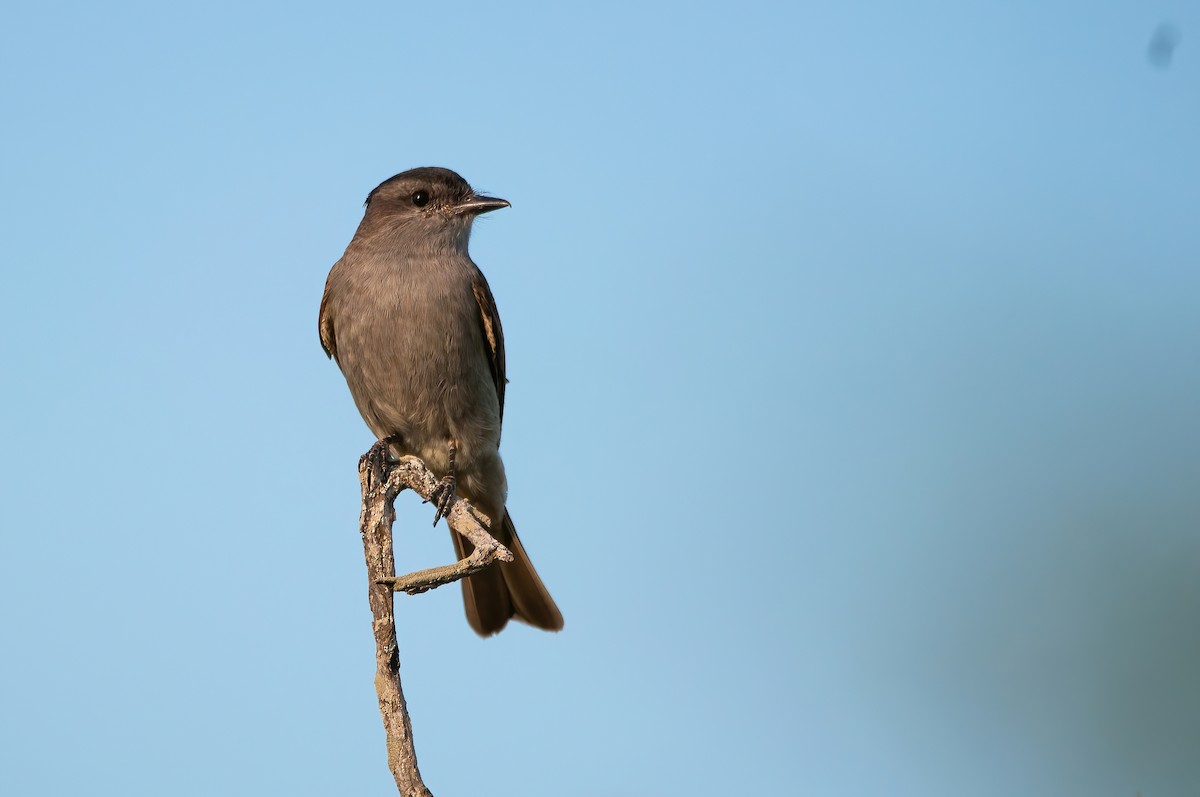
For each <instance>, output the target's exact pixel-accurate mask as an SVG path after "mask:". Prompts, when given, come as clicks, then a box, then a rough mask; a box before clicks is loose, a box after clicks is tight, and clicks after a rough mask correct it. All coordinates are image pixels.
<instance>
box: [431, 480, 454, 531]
mask: <svg viewBox="0 0 1200 797" xmlns="http://www.w3.org/2000/svg"><path fill="white" fill-rule="evenodd" d="M456 488H457V480H456V479H455V478H454V477H453V476H443V477H442V478H441V480H440V481H439V482H438V486H437V487H435V488H433V492H432V493H430V494H429V502H432V503H433V505H434V506H435V507H437V511H436V512H434V514H433V525H435V526H436V525H437V524H438V521H439V520H441V519H442V518H444V517H448V516H449V515H450V507H452V506H454V499H455V497H456V496H455V493H456Z"/></svg>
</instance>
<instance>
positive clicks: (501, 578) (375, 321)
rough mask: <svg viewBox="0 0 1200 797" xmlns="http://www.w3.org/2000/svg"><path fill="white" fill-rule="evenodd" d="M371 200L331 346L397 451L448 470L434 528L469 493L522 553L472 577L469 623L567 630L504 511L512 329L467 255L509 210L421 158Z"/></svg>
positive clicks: (355, 242)
mask: <svg viewBox="0 0 1200 797" xmlns="http://www.w3.org/2000/svg"><path fill="white" fill-rule="evenodd" d="M365 206H366V209H365V211H364V213H363V218H362V222H361V223H360V224H359V225H358V229H357V231H356V232H355V233H354V237H353V238H352V239H351V241H350V244H349V245H348V246H347V247H346V251H345V253H344V254H343V255H342V256H341V258H340V259H339V260H338V261H337V262H336V263H335V264H334V265H333V268H332V269H330V272H329V278H328V279H327V280H326V283H325V292H324V295H323V296H322V297H321V308H320V313H319V319H318V327H319V332H320V338H321V346H322V348H323V349H324V350H325V354H326V355H328V356H329V357H330V358H331V359H332V360H333V361H334V362H336V363H337V366H338V368H340V369H341V372H342V375H343V376H344V377H345V379H346V384H347V386H348V387H349V388H350V394H351V396H353V398H354V403H355V405H356V406H357V407H358V411H359V413H360V414H361V415H362V417H363V420H364V421H366V424H367V426H368V427H369V428H370V429H371V431H372V432H373V433H374V434H375V436H376V437H377V438H378V439H379V440H381V441H386V443H387V445H388V452H389V454H390V456H391V457H401V456H406V455H408V456H415V457H417V458H419V459H421V460H422V461H423V462H424V463H425V465H426V466H427V467H428V468H429V469H430V470H431V471H432V472H433V473H434V475H435V476H439V477H440V478H439V482H438V489H437V491H436V492H435V494H434V496H433V497H432V499H431V500H432V501H433V502H434V503H435V505H436V507H435V510H436V511H435V513H434V520H433V523H434V525H435V526H436V525H437V522H438V519H439V518H441V517H443V516H444V515H445V514H446V513H447V512H448V511H449V509H450V506H451V505H452V504H453V502H454V500H455V497H456V496H457V497H461V498H464V499H466V500H468V501H469V502H470V503H471V504H472V505H473V506H474V507H476V508H477V509H479V510H480V511H481V512H483V514H485V515H487V516H488V518H490V520H491V527H490V532H491V534H492V536H493V537H495V538H496V540H497V541H499V542H500V543H501V544H502V545H504V546H506V547H507V548H508V549H509V550H510V551H511V552H512V554H513V560H512V561H511V562H499V563H497V564H495V565H493V566H491V567H489V568H487V569H485V570H482V571H480V572H478V573H475V574H474V575H471V576H468V577H467V578H465V579H463V580H462V591H463V603H464V606H465V608H466V614H467V622H468V623H469V624H470V626H471V628H472V629H474V630H475V632H476V633H478V634H479V635H480V636H484V637H486V636H490V635H492V634H495V633H498V632H499V631H501V630H502V629H503V628H504V627H505V626H506V625H507V624H508V621H509V620H510V619H517V620H520V621H523V622H525V623H528V624H529V625H531V626H533V627H535V628H541V629H545V630H547V631H559V630H561V629H562V627H563V618H562V613H561V612H560V611H559V609H558V606H557V605H556V604H555V602H554V599H553V598H552V597H551V596H550V593H549V591H548V590H547V589H546V587H545V585H544V584H543V583H542V579H541V577H540V576H539V575H538V573H537V570H535V569H534V566H533V563H532V562H531V561H530V559H529V555H528V554H527V553H526V552H525V548H524V546H523V545H522V544H521V539H520V537H518V536H517V530H516V527H515V526H514V525H513V520H512V516H511V515H510V514H509V513H508V511H507V508H506V504H507V499H508V484H507V479H506V477H505V473H504V463H503V461H502V460H501V458H500V451H499V448H500V428H501V423H502V421H503V417H504V390H505V385H506V384H507V381H508V380H507V379H506V377H505V356H504V332H503V329H502V328H501V326H500V314H499V312H498V310H497V309H496V300H495V298H494V297H493V295H492V291H491V288H490V287H489V286H488V282H487V279H485V278H484V276H483V272H482V271H480V270H479V267H478V266H477V265H475V262H474V261H473V260H472V259H471V256H470V255H469V254H468V251H467V245H468V241H469V239H470V236H471V226H472V223H473V222H474V221H475V219H476V218H477V217H478V216H480V215H481V214H483V213H488V212H490V211H493V210H497V209H500V208H506V207H510V204H509V203H508V202H507V201H506V200H503V199H497V198H494V197H489V196H483V195H481V194H478V193H476V192H475V191H474V190H473V189H472V188H471V186H470V184H468V183H467V181H466V180H464V179H463V178H462V177H461V176H459V175H458V174H457V173H455V172H453V171H451V170H450V169H444V168H440V167H433V166H425V167H420V168H416V169H410V170H408V171H405V172H401V173H400V174H397V175H395V176H393V177H390V178H388V179H387V180H384V181H383V182H382V183H380V184H379V185H378V186H376V187H375V189H373V190H372V191H371V192H370V194H368V195H367V200H366V203H365ZM451 537H452V538H453V541H454V547H455V552H456V553H457V555H458V557H459V558H460V559H462V558H464V557H466V556H468V555H469V554H470V553H471V551H472V550H473V548H472V546H471V544H470V542H468V541H467V540H465V539H464V538H463V537H462V536H461V535H458V534H455V533H454V532H453V531H451Z"/></svg>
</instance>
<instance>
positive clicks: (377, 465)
mask: <svg viewBox="0 0 1200 797" xmlns="http://www.w3.org/2000/svg"><path fill="white" fill-rule="evenodd" d="M386 450H387V449H386V447H385V446H382V444H377V445H376V446H375V447H373V448H372V449H371V451H369V452H367V454H366V455H364V456H363V458H362V459H361V460H359V463H358V479H359V483H360V485H361V486H362V514H361V516H360V518H359V527H360V530H361V532H362V540H363V553H364V555H365V556H366V561H367V582H368V595H369V597H370V602H371V615H372V617H373V622H372V628H373V629H374V632H375V693H376V695H377V697H378V698H379V713H380V714H381V715H382V717H383V728H384V732H385V734H386V736H387V751H388V768H389V769H391V771H392V776H393V777H394V778H395V780H396V788H397V789H398V790H399V792H400V795H401V797H433V795H432V794H431V793H430V791H429V789H427V788H426V787H425V784H424V782H423V781H422V780H421V773H420V771H419V770H418V769H417V753H416V749H415V748H414V747H413V739H412V721H411V720H410V719H409V716H408V706H407V704H406V703H405V701H404V691H403V689H402V688H401V686H400V654H399V651H398V649H397V644H396V619H395V614H394V613H393V606H392V595H393V594H394V592H407V593H409V594H416V593H419V592H425V591H426V590H429V589H433V588H434V587H439V586H441V585H442V584H449V583H450V582H452V581H457V580H458V579H460V578H464V577H465V576H469V575H471V574H472V573H476V572H478V571H480V570H482V569H484V568H485V567H489V566H491V565H492V564H494V563H495V562H497V561H503V562H511V561H512V553H511V552H510V551H509V550H508V549H507V548H505V547H504V546H503V545H501V544H500V543H498V542H497V541H496V540H495V539H494V538H493V537H492V536H491V535H490V534H489V533H488V531H487V526H488V525H489V523H490V521H489V520H488V518H487V517H485V516H484V515H483V514H482V513H481V512H479V511H478V510H477V509H475V508H474V507H472V506H471V505H470V504H469V503H467V502H466V501H464V500H462V499H459V500H457V501H455V502H454V505H453V507H451V509H450V513H449V514H448V515H447V516H446V522H447V523H448V524H449V525H450V528H451V529H452V530H453V531H454V532H455V533H457V534H461V535H462V536H464V537H466V538H467V539H468V540H470V541H471V544H472V545H473V546H474V548H475V550H474V551H473V552H472V553H471V555H470V556H468V557H467V558H466V559H463V560H462V561H459V562H456V563H454V564H452V565H446V566H444V567H431V568H429V569H427V570H419V571H417V572H415V573H409V574H408V575H406V576H401V577H400V578H397V577H396V560H395V555H394V552H393V548H392V524H393V523H394V522H395V520H396V509H395V506H394V502H395V500H396V496H397V495H399V494H400V492H401V491H402V490H404V489H405V488H408V489H411V490H413V491H414V492H416V493H417V494H418V495H420V496H421V497H422V498H424V499H425V500H429V498H430V496H431V495H432V494H433V491H434V489H435V488H436V487H437V479H436V478H435V477H434V475H433V474H432V473H431V472H430V471H429V469H428V468H426V467H425V463H423V462H421V460H419V459H417V458H415V457H403V458H402V459H401V460H400V461H399V462H396V463H387V462H386Z"/></svg>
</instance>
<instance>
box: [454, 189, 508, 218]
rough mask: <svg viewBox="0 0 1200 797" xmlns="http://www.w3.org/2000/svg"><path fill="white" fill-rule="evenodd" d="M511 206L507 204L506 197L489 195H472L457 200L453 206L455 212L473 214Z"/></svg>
mask: <svg viewBox="0 0 1200 797" xmlns="http://www.w3.org/2000/svg"><path fill="white" fill-rule="evenodd" d="M507 207H512V206H511V205H509V204H508V200H507V199H496V198H495V197H490V196H479V195H478V194H476V195H474V196H472V197H471V198H470V199H468V200H466V201H465V202H459V203H458V204H457V205H455V206H454V212H455V213H470V214H471V215H473V216H478V215H479V214H480V213H487V212H488V211H489V210H499V209H500V208H507Z"/></svg>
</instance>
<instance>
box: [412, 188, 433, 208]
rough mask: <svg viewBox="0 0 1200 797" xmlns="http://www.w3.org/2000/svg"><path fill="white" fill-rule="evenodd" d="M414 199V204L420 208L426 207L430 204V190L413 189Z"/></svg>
mask: <svg viewBox="0 0 1200 797" xmlns="http://www.w3.org/2000/svg"><path fill="white" fill-rule="evenodd" d="M412 201H413V204H414V205H416V206H417V207H419V208H423V207H425V206H426V205H428V204H429V192H428V191H413V195H412Z"/></svg>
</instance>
